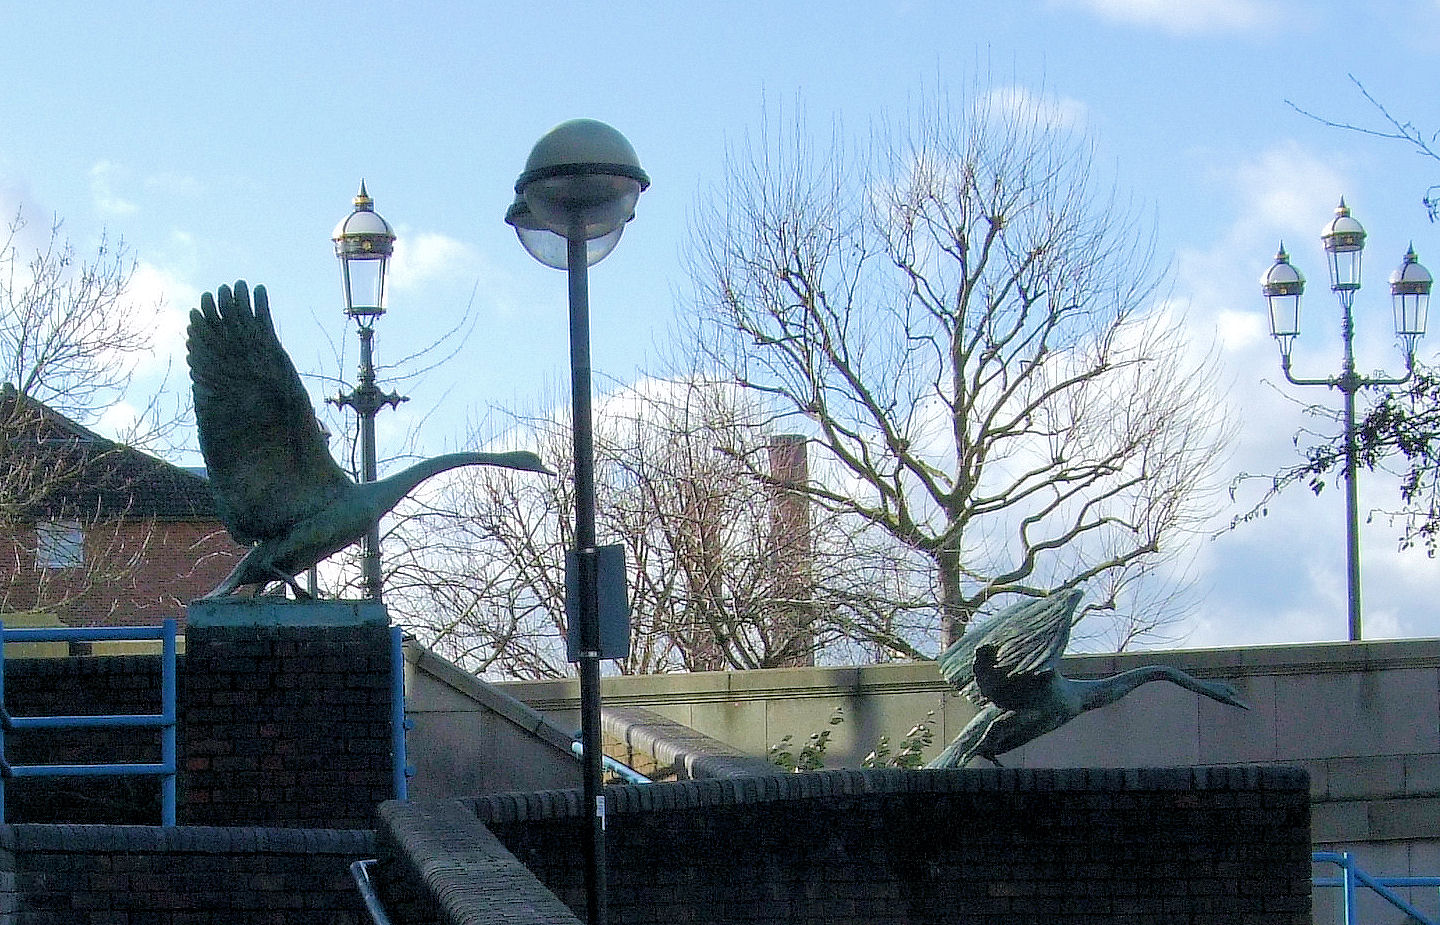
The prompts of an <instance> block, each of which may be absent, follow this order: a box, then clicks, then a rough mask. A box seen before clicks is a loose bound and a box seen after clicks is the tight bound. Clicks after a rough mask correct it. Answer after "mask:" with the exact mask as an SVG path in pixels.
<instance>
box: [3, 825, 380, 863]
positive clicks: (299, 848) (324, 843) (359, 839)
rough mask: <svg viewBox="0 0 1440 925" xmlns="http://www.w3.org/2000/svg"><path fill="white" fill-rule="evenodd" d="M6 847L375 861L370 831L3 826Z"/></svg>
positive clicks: (249, 827) (237, 827)
mask: <svg viewBox="0 0 1440 925" xmlns="http://www.w3.org/2000/svg"><path fill="white" fill-rule="evenodd" d="M0 848H3V849H7V850H10V851H20V852H27V851H37V852H50V853H61V854H95V853H110V852H114V853H121V854H221V855H236V854H306V855H313V854H331V855H343V856H349V857H354V858H361V857H369V856H370V855H372V854H373V853H374V851H375V833H374V832H371V831H369V830H367V829H274V828H260V827H256V826H209V825H181V826H168V827H167V826H150V825H38V824H21V825H0Z"/></svg>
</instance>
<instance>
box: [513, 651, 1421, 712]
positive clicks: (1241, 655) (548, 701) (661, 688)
mask: <svg viewBox="0 0 1440 925" xmlns="http://www.w3.org/2000/svg"><path fill="white" fill-rule="evenodd" d="M1142 665H1172V666H1175V667H1180V668H1183V669H1184V670H1185V671H1187V672H1189V673H1190V674H1193V675H1195V676H1197V677H1202V678H1234V677H1238V676H1242V675H1256V674H1264V675H1272V676H1284V675H1302V674H1306V675H1313V674H1326V673H1334V672H1352V671H1375V670H1391V669H1402V668H1440V639H1406V640H1381V641H1375V642H1332V643H1297V644H1287V645H1272V646H1243V647H1233V648H1212V649H1166V650H1146V651H1139V652H1123V653H1105V654H1086V655H1069V656H1066V658H1065V660H1064V667H1063V669H1062V670H1063V672H1064V674H1065V676H1066V677H1069V678H1076V679H1087V678H1099V677H1106V676H1109V675H1113V674H1118V673H1120V672H1122V671H1127V670H1129V669H1131V668H1137V667H1140V666H1142ZM496 687H497V688H499V689H500V690H501V691H503V692H506V693H509V694H511V695H513V696H514V697H515V698H517V699H519V700H522V701H524V702H525V703H527V704H529V705H530V706H532V707H534V708H535V709H537V710H540V711H562V710H574V709H578V704H579V699H580V693H579V682H578V681H576V680H574V679H566V680H556V681H504V682H499V683H497V684H496ZM948 690H950V687H949V685H948V684H947V683H946V682H945V680H944V679H943V678H942V677H941V676H940V672H939V669H938V668H937V667H936V665H935V663H934V662H896V663H891V664H885V665H864V666H853V667H833V668H823V667H822V668H766V669H758V670H753V671H697V672H688V673H676V674H660V675H627V676H623V677H610V678H604V679H602V681H601V693H602V696H603V698H604V700H605V702H607V703H610V704H614V705H631V706H652V705H658V704H673V703H675V702H677V701H678V700H684V701H686V702H690V703H708V702H726V701H734V700H745V701H758V700H788V699H796V698H802V699H803V698H809V697H816V698H821V697H833V696H834V695H835V694H837V693H844V694H847V695H854V696H861V695H867V694H901V693H910V692H921V693H925V692H934V693H936V694H939V693H941V692H945V691H948Z"/></svg>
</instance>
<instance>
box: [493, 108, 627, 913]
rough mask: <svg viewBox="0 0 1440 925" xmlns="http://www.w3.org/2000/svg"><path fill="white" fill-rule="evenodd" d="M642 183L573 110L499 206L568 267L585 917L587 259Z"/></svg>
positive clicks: (601, 874)
mask: <svg viewBox="0 0 1440 925" xmlns="http://www.w3.org/2000/svg"><path fill="white" fill-rule="evenodd" d="M649 185H650V178H649V177H648V176H646V175H645V171H643V170H641V169H640V160H639V158H638V157H636V155H635V149H634V148H632V147H631V146H630V142H629V141H627V140H626V139H625V136H624V135H621V134H620V133H619V132H617V131H616V130H615V129H613V128H611V127H610V126H608V125H606V124H605V123H603V122H596V121H594V120H592V119H574V120H572V121H570V122H564V123H562V124H560V125H558V126H556V127H555V128H553V129H551V130H550V131H549V132H547V133H546V134H545V135H544V136H542V137H541V139H540V140H539V141H537V142H536V143H535V147H534V148H532V149H531V150H530V157H529V159H528V160H526V162H525V171H524V173H522V174H520V178H519V179H518V180H516V181H515V202H514V203H513V204H512V205H511V206H510V208H509V209H508V210H507V211H506V213H505V221H506V222H508V223H509V224H510V225H511V226H513V227H514V229H515V233H516V235H517V236H518V237H519V238H520V243H521V244H522V245H523V246H524V247H525V250H527V251H528V252H529V253H530V256H532V257H534V258H535V259H536V260H538V261H540V262H541V263H543V264H545V265H546V266H547V267H553V268H555V269H557V270H565V271H566V272H567V273H568V274H569V284H570V397H571V409H572V422H571V427H572V429H573V430H574V443H575V550H574V556H575V563H576V573H577V574H576V578H577V581H576V587H577V596H578V598H579V600H578V602H577V603H578V606H577V607H575V608H574V612H575V613H576V616H577V617H578V620H579V624H580V626H579V630H580V631H579V634H578V637H579V642H580V647H579V652H578V659H577V660H578V661H579V664H580V741H581V747H582V748H583V749H584V773H583V778H584V796H585V805H586V806H587V807H589V808H590V812H591V824H590V825H589V826H587V827H586V829H585V831H586V833H587V836H586V840H585V853H586V860H587V865H586V872H585V900H586V911H587V913H588V916H587V921H588V922H589V923H590V925H604V922H605V891H606V882H605V881H606V875H605V797H604V795H603V794H602V792H601V787H602V785H603V779H602V777H601V775H602V773H603V764H602V759H603V756H602V753H601V743H600V659H601V645H600V588H599V570H598V567H597V562H598V558H599V556H598V551H597V549H596V544H595V448H594V442H593V437H592V425H591V412H590V291H589V278H588V276H589V271H588V268H589V267H590V266H591V265H592V264H595V263H599V262H600V261H601V260H603V259H604V258H605V257H606V255H608V254H609V253H610V252H611V251H612V250H614V249H615V245H616V244H617V243H618V242H619V240H620V235H621V232H623V231H624V230H625V223H626V222H628V221H630V220H631V219H632V218H634V217H635V203H636V202H637V201H638V200H639V198H640V193H641V192H642V191H643V190H645V188H646V187H648V186H649Z"/></svg>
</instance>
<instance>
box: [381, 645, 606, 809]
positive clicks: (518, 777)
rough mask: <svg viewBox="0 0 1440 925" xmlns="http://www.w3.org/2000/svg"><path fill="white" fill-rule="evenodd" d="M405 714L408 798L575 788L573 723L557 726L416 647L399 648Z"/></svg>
mask: <svg viewBox="0 0 1440 925" xmlns="http://www.w3.org/2000/svg"><path fill="white" fill-rule="evenodd" d="M405 715H406V718H407V719H408V720H409V721H410V722H411V724H412V728H411V729H410V732H409V734H408V736H407V737H406V763H407V764H409V765H410V767H412V768H414V769H415V774H414V776H413V777H412V778H411V779H410V788H409V789H410V796H411V797H412V798H415V799H425V798H432V797H460V796H474V795H475V794H477V793H497V792H502V791H507V790H547V789H555V788H564V787H579V786H580V763H579V761H578V759H577V758H576V757H575V755H574V753H573V752H571V750H570V743H571V742H572V741H573V740H572V738H571V734H572V732H573V730H574V729H577V728H579V724H578V721H577V722H576V724H575V725H574V726H566V725H564V724H557V723H555V722H554V721H552V720H551V719H549V718H547V717H546V716H544V715H542V714H541V713H539V712H538V711H536V710H534V709H532V708H530V707H528V706H526V705H525V704H523V703H521V702H520V701H518V700H515V699H514V698H512V697H510V696H508V695H507V694H505V693H503V692H501V691H500V690H499V689H497V688H496V687H495V686H493V685H490V684H487V683H486V682H484V681H481V680H479V679H477V678H476V677H474V676H473V675H470V674H468V673H466V672H464V671H462V670H460V669H459V668H456V667H455V666H454V665H452V664H451V663H449V662H447V661H445V660H444V659H442V658H440V657H439V656H437V655H435V654H434V653H432V652H429V651H428V650H426V649H423V648H421V647H419V646H416V645H406V647H405Z"/></svg>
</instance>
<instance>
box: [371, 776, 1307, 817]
mask: <svg viewBox="0 0 1440 925" xmlns="http://www.w3.org/2000/svg"><path fill="white" fill-rule="evenodd" d="M1308 788H1309V775H1308V774H1306V772H1305V770H1304V769H1303V768H1294V767H1278V766H1272V765H1238V766H1223V767H1205V768H963V769H959V770H954V769H947V770H919V771H909V770H901V769H898V768H889V769H876V770H860V771H857V770H836V771H810V772H807V773H804V774H768V775H762V776H757V777H748V778H711V779H705V780H691V781H676V782H673V783H664V784H648V785H633V784H632V785H623V786H611V787H606V788H605V811H606V813H607V814H611V815H625V814H628V813H648V812H653V811H655V810H662V809H702V808H705V807H708V806H734V805H741V804H754V803H771V802H778V801H789V800H803V799H824V798H829V797H837V796H858V795H863V794H886V793H896V794H899V793H909V794H913V793H992V792H993V793H1001V792H1005V793H1013V792H1030V793H1046V792H1052V793H1116V792H1153V791H1204V790H1217V791H1228V790H1252V791H1253V790H1261V791H1265V790H1275V791H1295V790H1301V791H1308ZM583 802H584V801H583V799H582V798H581V794H580V791H578V790H541V791H535V792H531V793H496V794H489V795H486V796H482V797H476V798H473V799H470V800H466V801H464V803H465V805H467V806H468V807H470V809H471V810H472V811H473V812H474V814H475V816H476V818H478V819H479V820H480V821H481V822H483V823H487V824H489V823H508V822H522V821H526V820H535V819H557V818H571V817H578V816H580V815H581V813H582V811H583V809H582V807H583ZM387 805H388V804H387Z"/></svg>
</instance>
